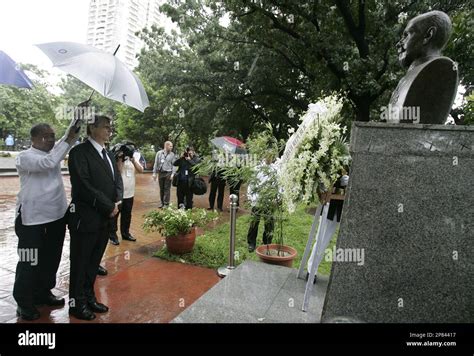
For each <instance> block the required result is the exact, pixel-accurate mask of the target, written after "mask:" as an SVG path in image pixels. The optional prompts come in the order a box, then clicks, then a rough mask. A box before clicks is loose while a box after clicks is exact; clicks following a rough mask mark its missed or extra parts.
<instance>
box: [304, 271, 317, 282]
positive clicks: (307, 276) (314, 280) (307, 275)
mask: <svg viewBox="0 0 474 356" xmlns="http://www.w3.org/2000/svg"><path fill="white" fill-rule="evenodd" d="M316 277H317V276H316V275H314V279H313V284H316V279H317V278H316ZM308 278H309V273H308V272H306V278H305V280H306V282H308Z"/></svg>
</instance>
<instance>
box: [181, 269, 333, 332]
mask: <svg viewBox="0 0 474 356" xmlns="http://www.w3.org/2000/svg"><path fill="white" fill-rule="evenodd" d="M297 274H298V271H297V270H296V269H294V268H287V267H282V266H274V265H269V264H266V263H261V262H255V261H244V262H243V263H242V264H240V265H239V266H238V267H237V268H236V269H235V270H233V271H232V272H231V273H230V274H229V275H228V276H227V277H225V278H224V279H223V280H221V281H220V282H219V283H218V284H216V285H215V286H214V287H213V288H212V289H211V290H209V291H208V292H207V293H206V294H204V295H203V296H202V297H201V298H199V299H198V300H197V301H196V302H195V303H194V304H193V305H192V306H191V307H190V308H188V309H186V310H184V311H183V312H182V313H181V314H180V315H179V316H178V317H176V318H175V319H174V320H173V323H319V322H320V321H321V312H322V309H323V303H324V297H325V295H326V289H327V285H328V280H329V278H328V276H321V275H318V282H317V283H316V285H315V286H314V287H313V290H312V293H311V298H310V300H309V306H308V311H307V312H303V311H302V310H301V308H302V306H303V298H304V291H305V286H306V282H305V281H304V280H301V279H297V278H296V276H297Z"/></svg>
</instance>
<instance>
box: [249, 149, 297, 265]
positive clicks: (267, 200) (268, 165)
mask: <svg viewBox="0 0 474 356" xmlns="http://www.w3.org/2000/svg"><path fill="white" fill-rule="evenodd" d="M275 154H276V152H271V151H270V152H268V153H267V157H266V158H265V162H262V163H261V164H259V165H258V166H256V167H255V169H254V174H253V175H252V176H251V177H250V179H249V181H248V184H249V187H250V188H249V191H250V192H251V195H253V197H254V199H250V204H251V205H252V207H253V208H256V209H257V210H258V211H259V212H260V215H261V216H262V217H263V218H264V219H273V221H274V223H275V230H274V231H273V239H272V243H267V244H264V245H260V246H258V247H257V248H256V249H255V253H256V254H257V256H258V257H259V258H260V260H261V261H262V262H265V263H269V264H275V265H280V266H286V267H292V266H293V260H294V259H295V258H296V256H297V251H296V249H294V248H293V247H291V246H288V245H285V241H284V236H285V232H284V225H285V222H286V221H287V220H288V213H287V212H286V211H285V209H284V208H283V198H282V194H281V193H282V191H281V187H280V184H279V181H278V169H279V164H280V161H279V160H278V159H277V160H276V161H275V157H276V155H275Z"/></svg>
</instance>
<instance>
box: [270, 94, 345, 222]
mask: <svg viewBox="0 0 474 356" xmlns="http://www.w3.org/2000/svg"><path fill="white" fill-rule="evenodd" d="M341 108H342V103H341V102H340V101H339V100H337V98H335V97H333V96H330V97H327V98H325V99H323V100H321V101H319V102H318V103H316V104H311V105H310V107H309V109H308V111H307V112H306V113H305V114H304V115H303V116H302V117H301V121H302V123H301V124H300V126H299V128H298V130H297V131H296V132H295V133H294V134H293V135H292V136H291V137H290V139H289V140H288V143H287V144H286V148H285V152H284V154H283V156H282V159H281V166H280V170H279V182H280V185H281V187H282V188H283V201H284V203H285V206H286V207H287V208H288V211H289V212H290V213H291V212H294V211H295V209H296V204H297V203H299V202H303V203H305V204H309V203H313V202H316V201H318V200H319V195H318V192H324V191H327V190H328V189H330V188H331V187H332V185H333V184H334V183H335V181H336V180H337V178H338V174H339V171H340V170H341V168H343V167H344V166H346V165H348V163H349V160H350V156H349V150H348V147H347V144H346V140H345V137H344V135H345V132H346V128H345V127H341V125H340V123H339V122H338V121H339V119H340V111H341Z"/></svg>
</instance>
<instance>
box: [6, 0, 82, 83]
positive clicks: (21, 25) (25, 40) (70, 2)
mask: <svg viewBox="0 0 474 356" xmlns="http://www.w3.org/2000/svg"><path fill="white" fill-rule="evenodd" d="M88 9H89V0H0V50H2V51H4V52H6V53H7V54H8V55H10V57H12V58H13V60H14V61H16V62H21V63H32V64H36V65H38V66H40V67H41V68H43V69H47V70H49V71H51V72H52V73H53V74H54V75H56V76H57V75H58V74H59V73H60V71H59V70H57V69H54V70H52V69H53V68H52V65H51V62H50V61H49V59H48V57H46V56H45V55H44V54H43V53H42V52H41V51H40V50H39V49H38V48H37V47H35V46H34V44H38V43H44V42H55V41H73V42H82V43H84V42H85V41H86V32H87V12H88Z"/></svg>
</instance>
